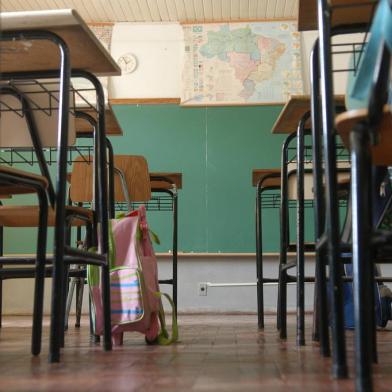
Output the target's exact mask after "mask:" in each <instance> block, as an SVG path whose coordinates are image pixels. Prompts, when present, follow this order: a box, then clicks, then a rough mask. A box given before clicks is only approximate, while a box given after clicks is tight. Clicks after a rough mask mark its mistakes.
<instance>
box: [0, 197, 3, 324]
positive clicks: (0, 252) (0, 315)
mask: <svg viewBox="0 0 392 392" xmlns="http://www.w3.org/2000/svg"><path fill="white" fill-rule="evenodd" d="M0 204H1V203H0ZM3 233H4V228H3V226H0V256H3V254H4V252H3V249H4V248H3V244H4V237H3ZM0 268H3V266H2V265H0ZM2 319H3V279H2V278H1V277H0V328H1V326H2Z"/></svg>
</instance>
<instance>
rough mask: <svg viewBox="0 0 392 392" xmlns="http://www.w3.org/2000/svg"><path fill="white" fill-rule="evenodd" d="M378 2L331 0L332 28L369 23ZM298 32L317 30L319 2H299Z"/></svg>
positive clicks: (306, 0)
mask: <svg viewBox="0 0 392 392" xmlns="http://www.w3.org/2000/svg"><path fill="white" fill-rule="evenodd" d="M377 2H378V0H330V3H331V4H332V7H335V8H333V11H332V26H342V25H350V24H355V23H368V22H370V20H371V18H372V16H373V8H374V5H375V4H377ZM298 4H299V5H298V31H307V30H317V1H316V0H299V3H298Z"/></svg>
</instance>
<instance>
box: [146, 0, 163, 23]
mask: <svg viewBox="0 0 392 392" xmlns="http://www.w3.org/2000/svg"><path fill="white" fill-rule="evenodd" d="M147 4H148V8H149V9H150V14H151V18H152V21H153V22H161V21H162V19H161V15H160V13H159V8H158V5H157V1H156V0H147Z"/></svg>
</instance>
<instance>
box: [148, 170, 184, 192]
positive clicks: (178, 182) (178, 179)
mask: <svg viewBox="0 0 392 392" xmlns="http://www.w3.org/2000/svg"><path fill="white" fill-rule="evenodd" d="M153 177H166V178H167V179H169V180H170V181H171V182H170V183H168V182H166V181H159V180H153V179H152V180H151V188H157V189H171V187H172V184H175V186H176V188H177V189H181V188H182V173H150V179H151V178H153Z"/></svg>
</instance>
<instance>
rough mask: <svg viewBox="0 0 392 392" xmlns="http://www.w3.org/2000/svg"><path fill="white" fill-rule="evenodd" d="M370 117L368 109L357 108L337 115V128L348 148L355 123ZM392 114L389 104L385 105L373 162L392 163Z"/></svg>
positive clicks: (372, 147)
mask: <svg viewBox="0 0 392 392" xmlns="http://www.w3.org/2000/svg"><path fill="white" fill-rule="evenodd" d="M367 118H368V110H367V109H357V110H350V111H348V112H344V113H341V114H339V115H338V116H336V120H335V123H336V129H337V131H338V133H339V135H340V137H341V138H342V141H343V143H344V145H345V147H346V148H347V149H350V132H351V131H352V130H353V128H354V126H355V124H357V123H358V122H359V121H363V120H366V119H367ZM391 128H392V114H391V112H390V109H389V106H385V107H384V114H383V117H382V120H381V123H380V126H379V129H378V144H377V145H375V146H371V153H372V158H373V164H375V165H380V166H388V165H391V164H392V154H391V151H392V134H391Z"/></svg>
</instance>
